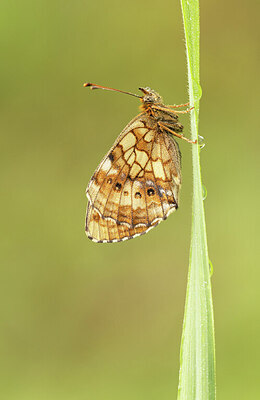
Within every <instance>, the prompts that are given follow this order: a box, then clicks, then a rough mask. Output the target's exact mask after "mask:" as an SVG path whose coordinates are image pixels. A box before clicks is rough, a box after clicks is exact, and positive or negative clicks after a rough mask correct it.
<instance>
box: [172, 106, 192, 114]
mask: <svg viewBox="0 0 260 400" xmlns="http://www.w3.org/2000/svg"><path fill="white" fill-rule="evenodd" d="M193 109H194V107H191V108H187V110H184V111H176V110H174V112H175V113H176V114H187V113H189V112H190V111H191V110H193Z"/></svg>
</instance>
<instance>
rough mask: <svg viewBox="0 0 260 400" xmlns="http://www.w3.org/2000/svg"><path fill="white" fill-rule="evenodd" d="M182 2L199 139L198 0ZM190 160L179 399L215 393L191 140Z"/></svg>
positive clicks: (203, 399)
mask: <svg viewBox="0 0 260 400" xmlns="http://www.w3.org/2000/svg"><path fill="white" fill-rule="evenodd" d="M181 7H182V14H183V21H184V31H185V41H186V51H187V64H188V84H189V99H190V104H191V105H192V106H195V109H194V110H192V112H191V136H192V139H193V140H196V139H197V140H198V122H199V101H200V97H201V87H200V75H199V64H200V59H199V39H200V25H199V0H181ZM204 151H205V150H204ZM205 155H206V154H205ZM192 164H193V200H192V235H191V247H190V261H189V274H188V284H187V294H186V303H185V313H184V321H183V332H182V342H181V355H180V373H179V387H178V400H214V399H215V396H216V382H215V380H216V379H215V339H214V320H213V305H212V294H211V282H210V263H209V257H208V247H207V236H206V223H205V214H204V204H203V188H202V180H201V168H200V146H199V145H192Z"/></svg>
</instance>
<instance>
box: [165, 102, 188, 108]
mask: <svg viewBox="0 0 260 400" xmlns="http://www.w3.org/2000/svg"><path fill="white" fill-rule="evenodd" d="M189 105H190V103H185V104H178V105H177V106H176V105H173V106H167V107H171V108H180V107H187V106H189Z"/></svg>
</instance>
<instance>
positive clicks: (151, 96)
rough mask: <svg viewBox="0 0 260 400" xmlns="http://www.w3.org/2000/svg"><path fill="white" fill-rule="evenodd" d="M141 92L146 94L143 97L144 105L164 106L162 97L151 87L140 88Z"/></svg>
mask: <svg viewBox="0 0 260 400" xmlns="http://www.w3.org/2000/svg"><path fill="white" fill-rule="evenodd" d="M139 90H141V91H142V92H143V93H144V96H142V97H141V101H142V103H143V104H144V105H145V104H151V103H152V104H154V103H156V104H163V100H162V98H161V96H160V95H159V94H158V93H156V92H155V91H154V90H152V89H150V88H149V87H145V88H143V87H140V88H139Z"/></svg>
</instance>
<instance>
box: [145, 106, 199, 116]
mask: <svg viewBox="0 0 260 400" xmlns="http://www.w3.org/2000/svg"><path fill="white" fill-rule="evenodd" d="M183 105H185V104H183ZM167 107H169V106H167ZM177 107H181V106H177ZM151 109H155V110H161V111H166V112H167V111H168V112H169V111H170V112H172V113H175V114H187V113H188V112H190V111H191V110H193V109H194V107H191V108H188V109H187V110H184V111H176V110H174V111H171V110H169V108H166V107H161V106H158V105H157V104H156V105H153V106H151Z"/></svg>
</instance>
